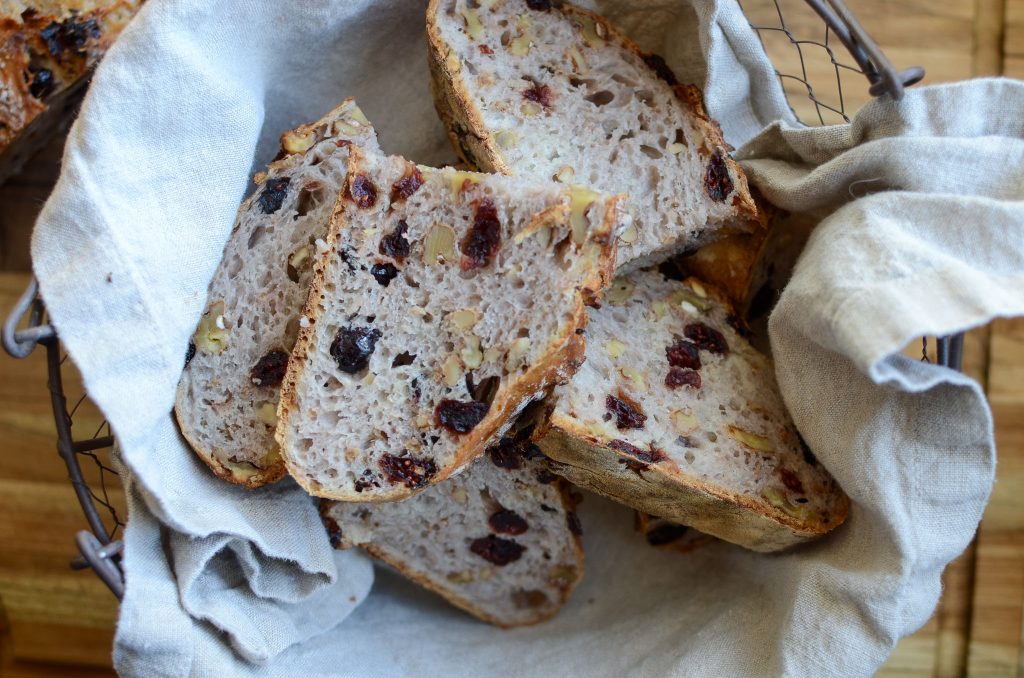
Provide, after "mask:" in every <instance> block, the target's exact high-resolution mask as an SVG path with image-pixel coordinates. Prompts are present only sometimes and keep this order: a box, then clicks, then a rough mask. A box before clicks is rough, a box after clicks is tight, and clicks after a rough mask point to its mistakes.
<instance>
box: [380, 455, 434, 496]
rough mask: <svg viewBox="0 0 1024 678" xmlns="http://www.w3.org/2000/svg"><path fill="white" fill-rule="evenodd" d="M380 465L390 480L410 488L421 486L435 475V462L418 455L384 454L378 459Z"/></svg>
mask: <svg viewBox="0 0 1024 678" xmlns="http://www.w3.org/2000/svg"><path fill="white" fill-rule="evenodd" d="M380 467H381V469H382V470H383V471H384V475H385V476H387V479H388V480H389V481H390V482H392V483H402V484H403V485H405V486H406V487H408V488H411V489H416V488H419V487H423V486H424V485H426V484H427V482H429V481H430V479H431V478H433V477H434V476H435V475H437V464H435V463H434V461H433V460H432V459H421V458H418V457H396V456H394V455H393V454H384V455H383V456H382V457H381V459H380Z"/></svg>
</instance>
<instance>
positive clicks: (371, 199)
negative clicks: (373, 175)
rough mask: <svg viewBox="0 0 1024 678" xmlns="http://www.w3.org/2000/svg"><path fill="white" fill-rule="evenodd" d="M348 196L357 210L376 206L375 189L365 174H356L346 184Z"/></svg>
mask: <svg viewBox="0 0 1024 678" xmlns="http://www.w3.org/2000/svg"><path fill="white" fill-rule="evenodd" d="M348 194H349V197H350V198H352V201H353V202H355V204H356V207H358V208H359V209H363V210H367V209H370V208H371V207H373V206H374V205H375V204H377V187H376V186H374V185H373V182H372V181H370V177H368V176H366V175H365V174H357V175H355V176H354V177H352V180H351V181H350V182H349V184H348Z"/></svg>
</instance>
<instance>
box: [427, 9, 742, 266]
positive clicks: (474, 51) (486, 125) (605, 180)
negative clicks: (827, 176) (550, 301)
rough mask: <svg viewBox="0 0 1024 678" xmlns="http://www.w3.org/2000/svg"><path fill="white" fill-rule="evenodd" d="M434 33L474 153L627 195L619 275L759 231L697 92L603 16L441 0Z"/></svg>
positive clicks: (443, 103)
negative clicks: (630, 215) (629, 214)
mask: <svg viewBox="0 0 1024 678" xmlns="http://www.w3.org/2000/svg"><path fill="white" fill-rule="evenodd" d="M427 35H428V42H429V46H430V68H431V73H432V76H433V88H434V94H435V99H436V104H437V109H438V113H439V114H440V116H441V118H442V119H443V120H444V122H445V123H446V126H447V128H448V130H449V134H450V136H451V138H452V141H453V145H454V146H455V147H456V150H457V151H458V152H459V153H460V154H461V155H462V156H463V157H464V158H466V160H467V161H469V162H471V163H474V164H476V166H478V167H479V168H480V169H482V170H485V171H493V172H503V173H509V174H518V175H523V176H531V177H535V178H543V179H550V178H555V179H558V180H560V181H564V182H566V183H576V182H578V183H582V184H586V185H588V186H590V187H592V188H595V189H596V190H602V191H608V192H611V193H627V194H628V195H629V197H630V200H631V205H632V208H633V210H634V216H635V224H634V225H633V227H632V228H629V229H627V230H626V231H625V232H624V233H622V235H621V236H620V238H619V249H618V255H617V266H618V267H619V269H620V271H624V270H632V269H636V268H640V267H642V266H644V265H647V264H650V263H654V262H657V261H660V260H662V259H664V258H666V257H667V256H669V255H671V254H673V253H675V252H679V251H682V250H690V249H694V248H696V247H698V246H700V245H702V244H704V243H707V242H709V241H711V240H712V239H714V238H716V237H719V236H721V235H724V234H727V233H733V232H750V231H755V230H757V229H758V228H760V224H759V222H758V221H757V219H756V218H755V217H756V211H757V210H756V207H755V204H754V201H753V199H752V198H751V196H750V192H749V190H748V188H747V181H746V178H745V177H744V175H743V171H742V170H741V169H740V168H739V166H738V165H737V164H736V163H734V162H733V161H732V159H731V158H730V157H729V151H730V150H731V149H730V148H729V146H728V145H727V144H726V143H725V141H723V139H722V135H721V131H720V130H719V128H718V126H717V125H716V124H715V123H714V122H713V121H712V120H711V119H709V118H708V116H707V113H706V112H705V110H704V105H703V103H702V96H701V93H700V91H699V90H698V89H697V88H696V87H693V86H690V85H681V84H679V83H678V82H677V81H676V78H675V76H674V75H673V74H672V71H671V70H670V69H669V67H668V66H667V65H666V64H665V62H664V60H662V59H661V58H660V57H658V56H657V55H653V54H644V53H642V52H641V51H640V49H639V48H638V47H637V46H636V45H635V44H634V43H633V42H632V41H631V40H629V38H627V37H625V36H624V35H622V34H621V33H619V32H618V31H617V30H616V29H615V28H614V27H613V26H611V25H610V24H609V23H608V22H607V21H606V20H605V19H603V18H601V17H599V16H597V15H596V14H593V13H591V12H588V11H585V10H582V9H579V8H577V7H574V6H573V5H571V4H569V3H567V2H564V3H563V2H560V3H554V2H550V0H503V1H501V2H476V1H475V0H431V2H430V5H429V7H428V9H427Z"/></svg>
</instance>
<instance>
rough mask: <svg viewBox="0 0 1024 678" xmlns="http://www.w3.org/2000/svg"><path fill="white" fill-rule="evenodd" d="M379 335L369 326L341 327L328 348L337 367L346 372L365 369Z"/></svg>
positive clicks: (351, 372) (377, 331)
mask: <svg viewBox="0 0 1024 678" xmlns="http://www.w3.org/2000/svg"><path fill="white" fill-rule="evenodd" d="M380 336H381V335H380V331H379V330H375V329H372V328H370V327H343V328H341V329H340V330H338V334H337V336H335V337H334V341H333V342H332V343H331V348H330V352H331V356H333V357H334V360H335V361H336V362H337V363H338V369H340V370H341V371H342V372H345V373H346V374H355V373H357V372H360V371H362V370H364V369H366V366H367V365H369V364H370V356H371V355H373V350H374V349H375V348H376V347H377V340H378V339H380Z"/></svg>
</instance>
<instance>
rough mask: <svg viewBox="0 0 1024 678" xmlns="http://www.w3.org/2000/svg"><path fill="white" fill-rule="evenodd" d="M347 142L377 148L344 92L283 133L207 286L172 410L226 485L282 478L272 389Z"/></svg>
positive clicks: (341, 175) (291, 339) (339, 180)
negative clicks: (319, 113)
mask: <svg viewBox="0 0 1024 678" xmlns="http://www.w3.org/2000/svg"><path fill="white" fill-rule="evenodd" d="M353 141H356V142H358V143H359V144H361V145H363V146H364V147H366V148H376V145H377V139H376V135H375V133H374V131H373V128H372V127H371V126H370V124H369V122H367V120H366V117H365V116H364V115H363V113H362V111H361V110H360V109H359V107H358V106H356V104H355V103H354V101H353V100H352V99H346V100H345V101H344V102H343V103H342V104H341V105H339V106H338V107H337V108H335V109H334V110H333V111H331V112H330V113H328V114H327V115H325V116H324V117H323V118H321V119H320V120H318V121H316V122H314V123H311V124H308V125H302V126H301V127H298V128H296V129H295V130H292V131H290V132H286V133H285V134H283V135H282V136H281V154H280V155H279V159H278V160H275V161H274V162H273V163H271V164H270V165H269V166H268V167H267V171H266V172H265V173H260V174H258V175H256V184H257V187H256V192H255V193H254V194H253V195H252V197H250V198H249V199H248V200H246V201H245V202H244V203H243V204H242V206H241V208H240V209H239V211H238V218H237V220H236V222H235V226H234V229H233V230H232V232H231V236H230V238H229V239H228V242H227V244H226V245H225V248H224V257H223V259H222V260H221V264H220V267H219V268H218V269H217V272H216V273H215V274H214V277H213V280H212V281H211V282H210V287H209V291H208V294H207V308H206V311H205V313H204V314H203V316H202V318H201V320H200V322H199V328H198V329H197V330H196V333H195V336H194V337H193V342H192V344H191V345H190V346H189V358H188V360H187V362H186V365H185V370H184V372H183V373H182V376H181V381H180V382H179V384H178V392H177V397H176V402H175V413H176V415H177V418H178V424H179V426H180V428H181V431H182V433H183V434H184V436H185V438H186V439H187V440H188V442H189V443H190V444H191V445H192V448H193V449H194V450H195V451H196V453H197V454H198V455H199V457H201V458H202V459H203V461H205V462H206V463H207V464H209V466H210V468H212V469H213V470H214V472H216V473H217V475H218V476H220V477H222V478H224V479H225V480H229V481H231V482H233V483H239V484H243V485H246V486H248V487H259V486H260V485H264V484H266V483H269V482H273V481H275V480H278V479H279V478H281V477H282V476H283V475H284V474H285V467H284V463H283V462H282V460H281V456H280V454H279V453H278V447H277V442H276V441H275V440H274V428H275V426H276V423H277V414H276V412H277V402H278V396H279V394H280V384H281V380H282V378H283V377H284V372H285V367H286V366H287V363H288V355H289V354H290V353H291V349H292V345H293V344H294V343H295V338H296V336H297V335H298V332H299V315H300V313H301V311H302V306H303V304H304V303H305V301H306V293H307V291H308V289H309V282H310V279H311V278H312V275H313V273H312V268H313V260H314V259H315V258H316V256H317V253H318V252H319V251H320V250H322V249H326V248H327V244H326V240H325V238H326V237H327V224H328V222H329V221H330V217H331V213H332V210H333V208H334V204H335V202H336V200H337V197H338V194H339V193H340V191H341V187H342V185H343V182H344V179H345V171H346V168H347V163H348V147H349V144H350V143H351V142H353Z"/></svg>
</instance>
